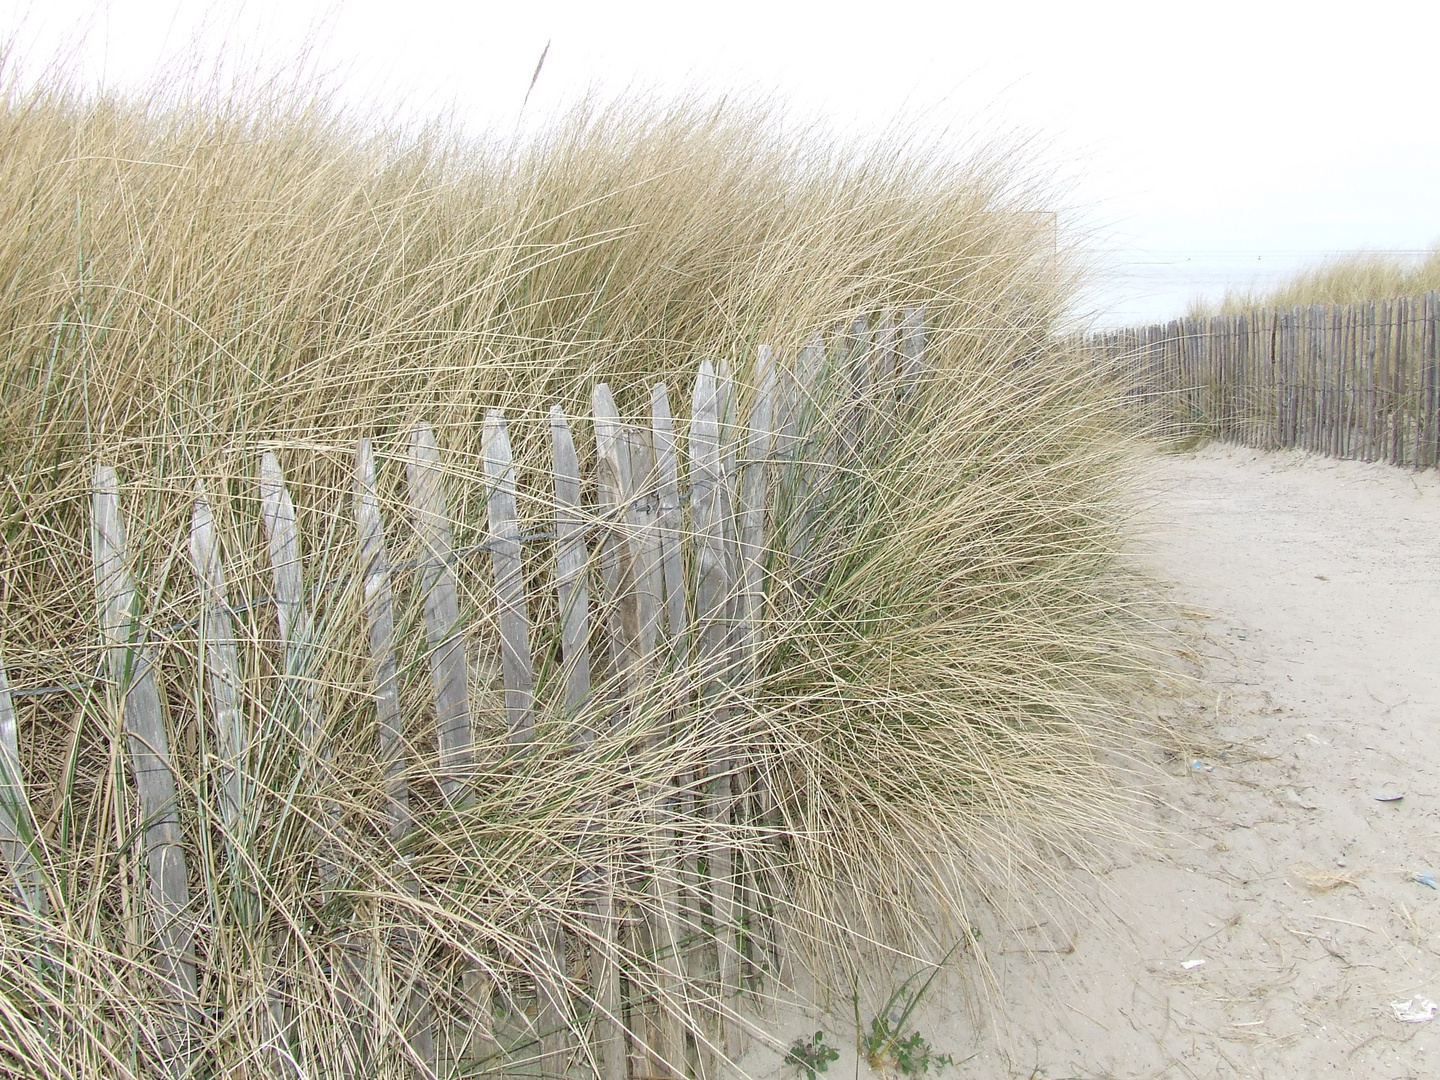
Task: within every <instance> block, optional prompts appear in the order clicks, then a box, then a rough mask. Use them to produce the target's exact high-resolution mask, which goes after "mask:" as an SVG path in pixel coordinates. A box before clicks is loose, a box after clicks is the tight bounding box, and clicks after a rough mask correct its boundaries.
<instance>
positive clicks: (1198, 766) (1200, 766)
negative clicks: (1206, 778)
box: [1190, 761, 1215, 772]
mask: <svg viewBox="0 0 1440 1080" xmlns="http://www.w3.org/2000/svg"><path fill="white" fill-rule="evenodd" d="M1190 767H1191V768H1192V769H1194V770H1195V771H1196V772H1201V771H1203V772H1214V771H1215V766H1214V765H1206V764H1205V763H1204V762H1202V761H1192V762H1190Z"/></svg>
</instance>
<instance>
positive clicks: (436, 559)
mask: <svg viewBox="0 0 1440 1080" xmlns="http://www.w3.org/2000/svg"><path fill="white" fill-rule="evenodd" d="M407 466H408V467H407V473H408V478H409V481H410V506H411V509H412V510H413V512H414V514H415V528H416V532H417V533H418V535H419V539H420V595H421V597H422V598H423V599H424V604H425V638H426V642H427V644H428V645H429V648H430V679H431V682H432V683H433V685H434V689H435V730H436V739H437V744H438V748H439V756H440V761H439V774H440V790H441V792H442V794H443V795H444V797H445V800H446V802H448V803H449V804H450V805H451V806H457V805H459V804H461V803H463V802H465V801H466V797H467V793H468V792H469V789H470V782H471V781H470V770H471V766H472V764H473V761H474V751H473V748H472V743H471V722H470V691H469V686H468V684H467V667H466V662H465V638H464V634H463V633H462V628H461V626H460V598H459V595H458V593H457V592H456V587H455V574H454V571H453V570H452V569H451V567H452V564H453V563H454V551H453V550H452V543H451V539H450V511H449V507H448V505H447V504H446V500H445V487H444V484H445V474H444V471H443V469H442V468H441V465H440V449H439V447H438V446H437V445H436V443H435V432H434V430H433V429H432V428H431V427H430V425H429V424H423V423H422V424H417V425H416V426H415V427H414V429H413V430H412V431H411V432H410V460H409V462H408V463H407Z"/></svg>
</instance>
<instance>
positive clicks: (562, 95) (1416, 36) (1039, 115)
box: [0, 0, 1440, 323]
mask: <svg viewBox="0 0 1440 1080" xmlns="http://www.w3.org/2000/svg"><path fill="white" fill-rule="evenodd" d="M80 30H84V31H85V32H86V36H85V38H84V41H83V43H82V44H80V45H79V46H78V47H73V49H72V51H71V52H70V53H69V54H68V55H69V60H68V61H67V62H66V67H67V69H68V70H70V71H71V72H74V73H77V74H78V75H79V76H80V78H81V79H82V80H83V81H86V82H90V83H99V82H104V83H107V84H109V85H114V86H134V85H144V84H146V83H147V82H149V81H151V80H152V79H153V78H154V77H155V75H156V73H157V72H158V71H163V70H166V68H167V65H173V64H174V62H175V59H176V57H177V56H183V55H186V54H187V53H189V52H190V51H191V49H192V46H193V45H194V44H195V43H197V42H198V43H199V44H200V48H201V50H202V52H205V51H208V52H212V53H213V52H216V51H220V50H221V49H222V48H223V49H224V50H225V51H227V52H228V54H229V55H230V56H231V57H232V58H240V62H241V63H243V64H245V65H247V66H251V67H253V68H256V69H265V68H269V67H272V66H276V65H279V64H282V63H284V62H285V61H287V60H290V59H292V58H293V57H294V56H296V55H297V54H298V52H299V51H300V50H301V48H302V46H303V44H304V43H305V42H306V41H307V40H309V41H312V42H313V43H314V51H313V58H314V60H315V61H316V63H317V64H318V66H319V67H320V68H321V69H322V70H324V71H326V72H327V73H328V76H329V77H330V78H331V79H332V81H333V82H334V84H335V85H337V86H338V87H340V91H341V93H342V95H343V96H345V97H347V98H351V99H354V100H356V101H359V102H364V103H372V104H379V105H380V106H381V107H382V108H385V109H387V110H389V109H390V108H392V107H402V106H403V109H404V110H405V111H406V112H407V113H409V114H411V115H430V114H435V113H440V112H444V111H449V110H451V109H452V108H453V110H454V112H455V115H456V116H458V117H459V118H460V119H461V120H462V122H463V123H465V124H466V125H467V126H469V127H471V128H473V129H474V130H476V131H477V132H478V131H481V130H485V129H495V128H500V129H504V130H511V129H513V127H514V125H515V123H516V122H517V117H518V116H519V112H520V106H521V102H522V100H523V99H524V96H525V92H526V88H527V86H528V85H529V83H530V78H531V74H532V72H533V71H534V68H535V63H536V61H537V59H538V58H539V56H540V53H541V50H542V49H544V48H545V45H546V43H547V42H550V43H551V46H550V52H549V55H548V57H547V59H546V62H545V66H544V70H543V71H542V73H541V75H540V79H539V82H538V83H537V85H536V88H535V91H534V94H533V95H532V97H531V99H530V102H529V104H528V105H527V106H526V115H527V116H530V115H532V114H533V115H544V114H546V113H547V112H549V111H551V110H554V109H556V108H559V107H563V106H564V105H565V104H566V103H568V102H571V101H573V100H575V99H576V98H577V97H579V96H580V95H581V94H582V93H583V92H584V91H585V89H586V88H587V87H592V86H594V87H599V88H600V89H601V90H602V91H604V92H614V91H618V90H620V89H623V88H625V87H627V86H633V85H638V86H643V87H647V88H656V89H660V90H672V89H676V90H678V89H682V88H689V87H696V86H699V87H703V88H708V89H713V90H716V91H723V90H732V89H740V90H744V91H748V92H752V93H755V92H758V93H763V94H774V95H776V96H778V97H779V98H780V99H782V100H783V101H785V102H787V103H788V105H789V106H790V108H791V110H792V111H793V112H794V113H795V114H797V115H799V116H802V117H821V118H824V119H826V120H827V121H828V122H829V123H830V124H832V125H833V126H834V127H835V128H836V129H837V130H839V131H841V132H855V133H865V132H871V131H875V130H877V129H879V128H881V127H883V126H885V125H887V124H889V123H892V122H894V121H895V120H896V118H904V120H905V122H906V123H908V124H910V125H912V126H913V127H915V128H916V129H918V130H920V131H921V132H923V133H925V134H926V135H927V136H931V137H935V136H941V135H943V136H944V137H947V138H954V139H956V140H957V141H958V140H960V139H961V138H963V137H964V136H965V135H966V134H974V133H977V132H978V133H980V134H981V135H987V134H992V133H993V134H1011V135H1013V134H1015V133H1020V134H1022V135H1026V136H1031V137H1034V138H1036V139H1037V140H1038V145H1040V146H1042V147H1044V148H1045V155H1044V156H1045V158H1046V160H1048V161H1049V162H1051V163H1052V164H1055V165H1058V168H1059V170H1060V172H1061V173H1062V174H1063V175H1065V176H1067V177H1069V178H1070V179H1071V180H1072V181H1073V184H1072V185H1071V186H1070V188H1069V190H1068V193H1067V196H1066V198H1067V204H1068V206H1069V207H1070V217H1071V220H1073V221H1075V222H1077V223H1083V224H1085V225H1086V226H1087V227H1091V228H1094V229H1095V230H1096V239H1097V243H1098V244H1099V245H1100V246H1101V248H1102V249H1103V250H1105V251H1107V252H1108V253H1109V254H1108V256H1107V258H1106V263H1107V265H1108V266H1109V267H1110V269H1109V271H1108V273H1107V275H1106V276H1105V278H1104V279H1103V281H1101V282H1100V284H1099V285H1098V287H1097V290H1096V292H1095V295H1094V297H1093V298H1092V300H1093V303H1094V304H1095V305H1096V307H1097V308H1098V309H1100V310H1101V311H1102V312H1103V318H1104V321H1106V322H1109V323H1128V322H1135V321H1142V320H1150V319H1160V318H1168V317H1170V316H1172V315H1175V314H1178V313H1180V312H1181V311H1182V310H1183V308H1184V307H1185V305H1186V303H1187V302H1188V301H1189V300H1190V299H1191V298H1192V297H1194V296H1196V295H1198V294H1202V293H1204V294H1215V293H1218V292H1220V291H1223V289H1224V288H1225V286H1226V285H1239V286H1248V285H1251V284H1254V283H1256V282H1257V281H1258V282H1260V283H1262V284H1263V283H1264V282H1265V281H1266V280H1273V279H1274V278H1276V277H1279V276H1283V275H1284V274H1285V273H1286V272H1287V271H1290V270H1292V269H1294V268H1295V267H1296V266H1297V265H1300V264H1302V263H1305V262H1311V261H1314V260H1316V259H1318V258H1321V257H1323V256H1324V255H1325V254H1326V253H1332V252H1336V251H1340V250H1345V249H1353V248H1359V247H1366V248H1371V249H1378V250H1396V251H1415V250H1419V249H1423V248H1426V247H1429V246H1430V245H1431V244H1432V243H1433V242H1435V241H1436V240H1437V239H1440V197H1437V196H1440V121H1437V116H1436V113H1435V110H1434V102H1435V101H1436V96H1437V95H1436V89H1437V85H1440V79H1437V70H1440V65H1437V63H1436V56H1437V54H1440V3H1437V2H1435V0H1431V2H1430V3H1420V2H1413V0H1395V2H1385V0H1370V2H1369V3H1365V4H1355V3H1351V4H1344V3H1332V2H1329V0H1311V2H1308V3H1282V2H1278V0H1248V2H1234V0H1215V2H1210V3H1166V2H1163V0H1152V2H1149V3H1126V2H1118V0H1116V2H1104V3H1098V2H1097V3H1086V2H1083V0H1072V2H1070V3H1054V2H1049V0H1035V2H1029V3H998V2H991V3H968V2H951V3H927V2H923V0H889V2H883V3H870V4H852V3H845V2H832V3H823V4H822V3H800V2H794V3H791V2H786V0H770V2H766V3H754V2H751V0H736V2H729V3H726V2H712V3H708V4H663V3H641V2H628V0H627V2H609V3H607V2H604V0H591V2H589V3H569V2H532V3H522V2H516V0H512V2H508V3H492V2H488V0H471V2H458V0H404V2H396V0H341V2H335V0H288V2H280V0H249V2H241V0H212V2H209V3H205V2H201V0H109V2H104V0H99V2H97V0H44V2H33V0H0V36H3V37H6V38H14V39H15V40H16V42H17V46H18V48H17V52H18V54H19V56H20V57H21V59H22V61H23V62H24V63H25V64H26V66H27V67H29V68H35V67H37V66H39V64H40V63H41V62H42V61H45V60H48V59H49V58H51V57H52V56H53V55H55V52H56V50H57V49H59V48H60V47H61V45H62V44H64V43H67V42H69V43H72V46H73V42H74V41H75V40H76V37H77V32H78V31H80Z"/></svg>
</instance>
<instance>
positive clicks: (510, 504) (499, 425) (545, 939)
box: [480, 409, 570, 1075]
mask: <svg viewBox="0 0 1440 1080" xmlns="http://www.w3.org/2000/svg"><path fill="white" fill-rule="evenodd" d="M480 455H481V458H482V459H483V462H484V466H485V479H486V481H487V482H488V483H489V485H490V490H489V493H488V498H487V500H486V505H487V508H488V510H489V518H490V563H491V569H492V572H493V573H494V576H495V601H496V606H497V608H498V610H499V621H500V661H501V668H502V673H503V679H504V683H505V713H506V717H507V719H508V721H509V726H510V745H511V746H512V747H515V748H516V749H520V750H525V749H528V748H529V747H530V746H531V744H532V743H533V742H534V740H535V674H534V670H533V668H532V662H533V661H532V654H531V651H530V617H529V614H528V613H527V610H526V606H525V572H524V566H523V563H522V560H521V549H520V525H519V521H518V520H517V517H518V513H517V507H516V490H515V463H514V460H513V458H512V455H511V450H510V433H509V430H508V428H507V427H506V425H505V417H504V415H503V414H502V413H501V412H500V410H499V409H491V410H490V412H489V413H488V414H487V415H486V417H485V427H484V433H483V443H482V448H481V451H480ZM536 931H537V934H538V938H539V940H538V942H537V944H538V945H539V947H540V952H541V960H542V961H543V963H544V970H542V971H538V972H536V975H535V996H536V1006H537V1016H536V1023H537V1026H538V1027H539V1029H540V1052H541V1055H542V1058H543V1060H544V1062H545V1065H544V1068H545V1071H546V1072H547V1073H553V1074H556V1075H559V1074H563V1072H564V1061H565V1054H566V1042H567V1040H566V1034H567V1032H568V1030H569V1023H570V1021H569V1016H570V1005H569V1000H568V995H567V994H566V990H565V982H566V969H565V931H564V928H563V927H562V926H561V925H560V922H559V921H558V920H557V919H554V918H552V917H545V918H542V919H541V920H540V922H539V924H538V925H537V926H536Z"/></svg>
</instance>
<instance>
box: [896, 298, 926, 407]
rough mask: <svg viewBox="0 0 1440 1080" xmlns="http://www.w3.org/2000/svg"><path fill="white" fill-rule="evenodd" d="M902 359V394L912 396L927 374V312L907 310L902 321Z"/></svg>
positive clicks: (913, 308)
mask: <svg viewBox="0 0 1440 1080" xmlns="http://www.w3.org/2000/svg"><path fill="white" fill-rule="evenodd" d="M900 358H901V368H902V385H901V389H902V392H903V393H905V394H910V393H912V392H913V391H914V390H915V387H916V386H918V385H919V383H920V380H921V378H922V377H923V376H924V374H925V310H924V309H923V308H918V307H912V308H906V309H905V315H904V317H903V318H902V319H901V320H900Z"/></svg>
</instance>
